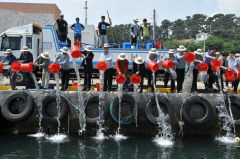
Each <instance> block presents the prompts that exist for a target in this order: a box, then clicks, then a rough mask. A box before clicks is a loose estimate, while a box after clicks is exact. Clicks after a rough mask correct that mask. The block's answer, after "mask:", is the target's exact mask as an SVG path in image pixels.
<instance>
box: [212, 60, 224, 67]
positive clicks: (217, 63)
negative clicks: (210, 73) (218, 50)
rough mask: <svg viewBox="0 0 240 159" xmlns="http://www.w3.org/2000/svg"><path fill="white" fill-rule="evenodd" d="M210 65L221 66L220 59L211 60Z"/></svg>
mask: <svg viewBox="0 0 240 159" xmlns="http://www.w3.org/2000/svg"><path fill="white" fill-rule="evenodd" d="M211 65H212V66H217V67H221V66H222V61H221V60H212V62H211Z"/></svg>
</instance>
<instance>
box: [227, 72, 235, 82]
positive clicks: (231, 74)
mask: <svg viewBox="0 0 240 159" xmlns="http://www.w3.org/2000/svg"><path fill="white" fill-rule="evenodd" d="M224 76H225V77H226V79H227V80H228V81H229V82H234V81H235V80H236V78H235V73H234V71H233V70H230V71H227V72H226V73H225V74H224Z"/></svg>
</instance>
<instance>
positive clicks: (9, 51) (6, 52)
mask: <svg viewBox="0 0 240 159" xmlns="http://www.w3.org/2000/svg"><path fill="white" fill-rule="evenodd" d="M3 53H4V54H9V53H12V50H11V49H7V50H6V51H5V52H3Z"/></svg>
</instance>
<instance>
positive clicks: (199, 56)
mask: <svg viewBox="0 0 240 159" xmlns="http://www.w3.org/2000/svg"><path fill="white" fill-rule="evenodd" d="M194 53H195V61H194V68H193V83H192V89H191V91H192V92H194V93H196V92H197V80H198V65H199V63H201V62H203V57H202V55H204V53H203V50H202V49H197V51H194Z"/></svg>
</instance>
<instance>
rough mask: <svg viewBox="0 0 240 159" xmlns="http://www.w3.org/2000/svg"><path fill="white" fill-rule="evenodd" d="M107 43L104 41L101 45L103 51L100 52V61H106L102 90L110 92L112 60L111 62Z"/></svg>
mask: <svg viewBox="0 0 240 159" xmlns="http://www.w3.org/2000/svg"><path fill="white" fill-rule="evenodd" d="M109 48H110V46H109V44H108V43H106V44H104V45H103V49H104V51H103V53H102V54H101V58H100V60H101V61H105V62H106V63H107V70H106V71H105V72H104V87H103V91H108V92H110V91H111V90H112V79H113V62H112V53H111V52H110V51H109Z"/></svg>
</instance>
